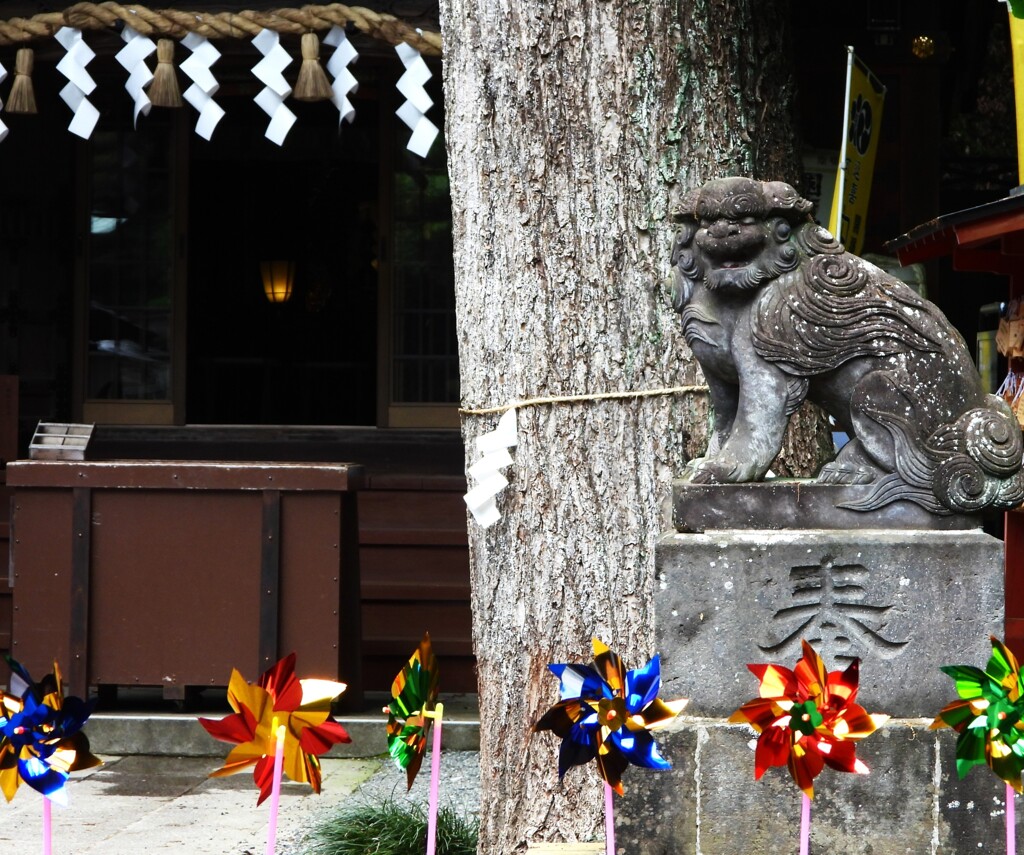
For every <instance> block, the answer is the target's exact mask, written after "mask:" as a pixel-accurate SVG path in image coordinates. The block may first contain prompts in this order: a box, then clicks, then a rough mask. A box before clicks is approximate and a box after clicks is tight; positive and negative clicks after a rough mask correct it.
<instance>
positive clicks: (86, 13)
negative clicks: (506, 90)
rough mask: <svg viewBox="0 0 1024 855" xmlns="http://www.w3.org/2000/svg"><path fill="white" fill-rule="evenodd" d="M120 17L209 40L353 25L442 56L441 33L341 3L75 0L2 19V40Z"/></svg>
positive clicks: (147, 30) (144, 27)
mask: <svg viewBox="0 0 1024 855" xmlns="http://www.w3.org/2000/svg"><path fill="white" fill-rule="evenodd" d="M122 22H123V23H125V24H128V25H130V26H131V27H132V28H133V29H134V30H136V31H137V32H140V33H142V35H144V36H170V37H172V38H176V39H180V38H182V37H183V36H185V35H187V34H188V33H190V32H193V33H197V34H198V35H200V36H205V37H206V38H209V39H229V38H230V39H245V38H252V37H253V36H255V35H256V34H257V33H259V32H260V30H263V29H268V30H274V31H276V32H278V33H294V34H297V35H299V34H302V33H311V32H315V31H317V30H327V29H330V28H331V27H333V26H335V25H338V26H341V27H344V26H345V25H346V24H353V25H354V26H355V28H356V29H357V30H359V31H360V32H362V33H366V35H368V36H372V37H373V38H375V39H378V40H379V41H383V42H387V43H389V44H393V45H396V44H399V43H400V42H406V43H407V44H409V45H411V46H412V47H414V48H416V49H417V50H418V51H419V52H420V53H422V54H424V55H426V56H440V55H441V34H440V33H435V32H429V31H423V32H421V31H419V30H416V29H415V28H413V27H410V26H409V25H408V24H407V23H405V22H404V21H402V20H401V19H399V18H396V17H395V16H394V15H388V14H385V13H383V12H374V11H373V10H372V9H364V8H363V7H361V6H345V5H343V4H341V3H331V4H329V5H327V6H302V7H299V8H297V9H268V10H266V11H262V12H256V11H249V10H247V11H244V12H182V11H178V10H177V9H158V10H153V9H147V8H146V7H145V6H139V5H136V4H132V5H127V6H125V5H122V4H120V3H111V2H106V3H76V4H75V5H74V6H69V7H68V8H67V9H65V10H64V11H63V12H44V13H42V14H39V15H33V16H32V17H31V18H11V19H10V20H7V21H0V45H20V44H25V43H26V42H32V41H36V40H38V39H45V38H49V37H51V36H52V35H53V34H54V33H56V32H57V30H59V29H60V28H61V27H65V26H67V27H76V28H78V29H80V30H104V29H108V28H111V27H115V26H117V25H118V24H119V23H122Z"/></svg>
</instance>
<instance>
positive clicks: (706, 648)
mask: <svg viewBox="0 0 1024 855" xmlns="http://www.w3.org/2000/svg"><path fill="white" fill-rule="evenodd" d="M680 489H683V490H685V489H686V488H685V487H680V486H677V487H676V495H675V497H674V498H675V508H676V526H677V528H684V529H685V528H694V529H697V531H689V532H687V531H678V532H673V533H670V534H667V535H665V536H664V537H663V538H662V539H661V541H660V542H659V544H658V547H657V579H656V583H655V591H654V599H655V622H656V626H655V636H656V642H655V649H656V650H657V651H658V652H659V653H660V654H661V659H662V676H663V690H662V697H664V698H677V697H687V698H690V706H689V708H688V710H687V713H688V716H687V717H684V718H682V719H681V720H680V721H679V722H678V723H677V724H675V725H674V726H673V728H672V729H671V730H669V731H663V732H660V733H659V734H658V741H659V743H660V744H661V745H662V746H663V748H664V750H665V753H666V756H668V758H669V759H670V761H671V762H672V763H673V767H674V768H673V770H672V771H671V772H668V773H664V774H658V773H653V772H641V771H640V770H636V771H632V770H631V771H630V772H629V773H627V775H626V777H625V779H624V784H625V787H626V796H625V798H624V799H622V800H621V803H620V810H619V812H618V814H617V824H618V826H619V831H618V839H619V841H620V846H619V851H620V852H623V853H629V855H668V853H672V855H678V853H700V854H701V855H719V853H721V855H725V853H735V852H745V853H749V855H759V853H774V852H781V851H795V850H796V848H797V836H798V831H799V809H800V791H799V790H798V789H797V788H796V785H795V784H794V783H793V782H792V780H791V779H790V777H789V774H788V771H787V770H786V769H784V768H781V769H770V770H769V771H768V772H767V773H766V775H765V776H764V778H763V779H762V780H761V781H759V782H755V781H754V752H753V746H754V739H755V734H754V731H753V730H752V729H751V728H749V727H746V726H735V725H732V726H730V725H728V724H726V722H725V719H726V718H727V717H728V716H729V715H731V714H732V713H733V712H734V711H735V710H736V709H737V708H738V707H739V706H740V705H741V704H743V703H744V702H745V701H747V700H749V699H750V698H753V697H755V696H756V695H757V690H758V683H757V680H756V678H755V677H754V676H753V675H752V674H751V673H750V672H749V671H748V670H747V668H746V665H747V663H764V662H772V663H777V664H781V665H785V666H787V667H790V668H791V667H793V666H794V665H795V664H796V661H797V659H798V658H799V656H800V640H801V639H806V640H807V641H809V642H811V643H812V644H813V645H814V647H815V648H816V649H817V650H818V651H819V652H820V653H821V654H822V656H823V658H824V659H825V662H826V665H827V666H828V667H829V669H830V670H834V669H837V668H843V667H845V666H846V664H847V663H848V662H850V661H851V660H852V659H853V658H854V657H856V658H859V659H860V661H861V669H860V687H861V688H860V694H859V696H858V701H859V702H860V703H861V704H862V705H863V706H864V707H865V708H866V709H867V710H868V711H869V712H880V713H888V714H889V715H890V716H893V720H892V721H891V722H890V723H889V724H888V725H887V726H886V727H885V728H883V729H882V730H880V731H879V732H878V733H876V734H874V735H872V736H871V737H869V738H868V739H867V740H865V741H864V742H862V743H861V744H860V746H859V747H858V756H860V757H861V758H862V759H864V760H865V762H866V763H867V764H868V766H869V767H870V768H871V774H870V775H868V776H860V775H850V774H842V773H838V772H834V771H832V770H830V769H825V771H824V772H823V773H822V774H821V775H820V776H819V777H818V778H817V780H816V784H815V787H816V791H817V793H816V798H815V801H814V807H813V815H814V819H813V822H812V828H813V836H812V841H813V842H812V851H815V852H818V851H821V852H823V853H825V852H830V853H843V855H853V853H865V855H867V853H872V855H889V853H893V855H895V853H915V855H919V853H941V852H948V853H953V852H967V851H978V849H979V847H981V848H982V849H986V850H987V849H989V848H998V846H997V844H998V842H999V841H1000V840H1002V835H1003V825H1002V818H1001V813H1000V812H1001V811H1002V810H1003V809H1004V805H1003V790H1004V788H1003V785H1002V784H1001V782H999V781H998V780H997V779H996V778H995V777H994V776H993V775H991V773H989V772H987V771H986V770H977V771H975V772H974V773H972V774H971V775H970V776H969V777H968V778H967V779H966V780H965V781H963V782H960V781H958V780H957V778H956V772H955V762H954V747H955V734H953V733H949V732H937V733H931V732H929V731H927V729H926V728H927V725H928V723H929V722H930V721H931V719H932V718H933V717H934V716H935V714H936V713H937V712H938V711H939V710H940V709H941V708H942V707H943V706H944V705H945V704H946V703H948V702H949V701H951V700H953V699H954V698H955V697H956V692H955V687H954V684H953V681H952V680H951V679H950V678H949V677H947V676H946V675H945V674H943V673H942V672H941V671H939V667H940V666H942V665H948V664H960V663H967V664H973V665H979V666H984V664H985V663H986V662H987V660H988V657H989V655H990V653H991V645H990V643H989V641H988V637H989V635H996V636H1000V637H1001V636H1002V627H1003V602H1004V601H1003V548H1002V543H1000V542H999V541H998V540H996V539H995V538H992V537H990V536H988V535H986V534H984V533H983V532H982V531H981V530H980V529H977V528H965V529H960V530H957V529H955V528H954V529H948V528H947V529H944V528H943V526H948V525H950V524H951V523H950V522H949V521H948V520H946V521H940V523H939V525H937V526H935V527H931V528H918V527H906V526H907V525H908V523H912V521H913V520H914V519H915V517H914V516H913V514H910V515H906V516H900V515H896V517H895V518H894V516H893V515H891V514H890V515H889V517H888V518H883V521H881V522H878V523H876V526H877V527H871V526H870V525H869V524H868V520H867V519H866V518H864V519H858V520H857V522H858V526H857V527H850V526H846V525H843V524H842V523H840V524H838V525H837V527H835V528H814V529H795V528H781V527H780V526H781V525H783V524H784V523H785V520H786V516H785V515H781V516H780V514H779V513H778V510H779V509H778V506H775V507H773V508H772V509H771V512H770V513H768V515H767V517H768V520H769V522H768V524H767V526H766V527H765V528H763V529H758V528H756V527H754V526H756V525H757V515H756V513H753V514H752V513H751V507H752V506H751V505H750V502H749V501H748V499H749V497H746V498H745V499H744V500H743V503H742V504H743V509H742V513H736V514H733V515H732V516H730V509H729V507H728V505H729V501H730V500H729V499H728V498H726V499H725V501H724V505H725V507H724V510H723V508H722V507H717V508H716V507H711V508H709V507H708V506H707V501H706V500H707V494H706V493H705V494H704V495H703V497H702V501H699V502H695V503H691V506H692V508H693V509H694V511H693V513H689V514H688V512H686V511H685V506H686V505H687V502H686V501H681V500H680V496H679V491H680ZM702 489H705V488H702ZM719 489H722V488H719ZM741 489H742V488H741ZM775 489H776V491H777V490H778V489H779V488H778V487H776V488H775ZM790 489H792V490H795V495H783V496H782V497H781V498H780V499H779V503H780V504H782V503H785V504H788V506H789V507H791V508H798V507H799V506H800V505H801V503H802V502H804V501H806V500H807V497H806V495H805V496H801V495H800V490H801V488H800V487H799V486H794V487H791V488H790ZM783 492H784V493H785V492H786V490H785V488H783ZM744 495H745V494H744ZM722 496H726V497H727V496H728V491H727V490H724V491H723V493H722V494H721V496H718V497H717V498H718V499H720V498H721V497H722ZM823 496H825V497H827V494H823ZM712 498H713V499H715V500H717V499H716V497H715V496H713V497H712ZM820 499H821V497H819V498H818V499H814V501H819V500H820ZM681 507H682V508H683V513H681V512H680V509H681ZM817 518H818V519H819V520H827V519H828V514H827V513H825V514H824V515H818V517H817ZM694 519H696V520H697V522H698V524H697V525H691V524H690V523H692V522H693V520H694ZM730 519H735V520H736V526H735V527H734V528H731V529H728V528H722V529H719V530H713V529H711V528H709V525H708V524H709V522H710V523H712V524H720V523H721V524H727V523H728V522H729V520H730ZM901 525H902V526H903V527H900V526H901Z"/></svg>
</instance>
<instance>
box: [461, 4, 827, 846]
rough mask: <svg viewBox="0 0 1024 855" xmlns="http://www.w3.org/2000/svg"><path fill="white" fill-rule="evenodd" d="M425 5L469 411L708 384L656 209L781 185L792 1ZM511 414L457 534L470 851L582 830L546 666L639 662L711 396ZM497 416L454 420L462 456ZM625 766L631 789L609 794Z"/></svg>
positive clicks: (812, 436) (588, 782) (591, 828)
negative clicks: (747, 181)
mask: <svg viewBox="0 0 1024 855" xmlns="http://www.w3.org/2000/svg"><path fill="white" fill-rule="evenodd" d="M441 5H442V30H443V35H444V44H445V60H444V84H445V97H446V104H447V129H446V130H447V144H448V151H449V171H450V176H451V186H452V204H453V224H454V239H455V278H456V298H457V310H458V334H459V358H460V363H461V382H462V399H463V406H464V407H465V408H467V409H474V408H484V407H489V406H496V405H501V404H505V403H507V402H511V401H515V400H521V399H525V398H531V397H535V396H561V395H594V394H599V393H603V392H611V391H622V390H631V391H637V390H648V389H658V388H664V387H673V386H681V385H687V384H699V383H701V382H702V380H701V379H700V376H699V370H698V368H697V366H696V363H695V362H694V360H693V357H692V355H691V354H690V352H689V350H688V349H687V347H686V345H685V343H684V342H683V338H682V335H681V330H680V324H679V320H678V316H677V315H676V314H675V313H674V312H673V311H672V309H671V306H670V303H669V299H668V295H667V293H666V291H665V289H664V288H663V287H662V286H661V284H660V283H661V281H662V280H663V278H664V277H665V276H666V274H667V273H668V270H669V261H668V251H669V246H670V240H671V232H672V229H671V224H670V223H668V222H667V220H666V214H667V211H668V209H669V193H670V191H671V189H672V187H673V185H675V184H676V183H678V184H679V185H681V186H682V187H684V188H686V187H692V186H696V185H697V184H700V183H702V182H703V181H704V180H707V179H709V178H712V177H718V176H724V175H732V174H742V175H751V176H753V177H755V178H782V179H785V180H789V181H794V179H795V178H797V177H798V174H799V173H798V161H797V159H796V157H795V153H794V145H793V138H792V130H791V126H790V107H791V101H792V88H791V75H790V73H789V68H788V66H787V65H786V62H787V60H786V57H788V55H789V54H788V52H786V51H785V41H784V39H785V30H786V23H787V18H788V4H786V3H785V2H778V0H769V2H760V3H755V2H753V0H731V2H730V0H702V2H682V0H680V2H669V0H642V2H638V0H633V2H621V3H616V2H608V0H514V2H513V0H442V4H441ZM780 46H781V49H780ZM780 58H781V59H780ZM518 418H519V431H518V437H519V445H518V447H517V448H516V449H515V451H514V457H515V463H514V466H512V467H510V469H509V470H508V471H507V472H506V474H507V475H508V477H509V479H510V481H511V484H510V486H509V487H508V488H506V490H505V491H504V493H503V494H502V495H501V496H499V498H498V507H499V509H500V511H501V520H500V521H499V522H498V523H497V524H495V525H494V526H493V527H491V528H489V529H482V528H480V527H479V526H478V525H477V524H476V523H475V522H474V521H473V520H472V519H470V522H469V531H470V558H471V568H472V569H471V573H472V584H473V614H474V639H475V647H476V656H477V661H478V667H479V684H480V712H481V728H482V730H481V754H480V759H481V767H482V776H483V782H482V784H483V800H482V804H483V807H482V818H481V842H480V852H481V853H486V855H501V853H508V852H522V851H524V850H525V848H526V844H527V843H529V842H530V841H533V840H538V841H539V840H565V841H576V840H591V839H600V837H601V831H600V823H601V816H602V812H601V810H602V809H601V803H602V788H601V786H600V785H599V784H600V781H599V778H598V777H597V774H596V771H595V770H593V769H590V768H587V769H579V768H577V769H573V770H571V771H570V772H569V773H568V774H567V775H566V778H565V782H564V784H562V785H560V784H559V781H558V775H557V768H558V764H557V748H558V746H557V739H555V738H554V737H553V736H552V735H551V734H547V733H545V734H537V735H533V734H531V732H530V727H531V725H532V723H533V722H534V721H536V719H537V718H538V717H539V716H540V714H541V713H543V712H544V711H545V710H546V709H547V708H548V707H550V706H551V704H553V703H554V702H555V701H556V700H557V699H558V684H557V681H556V680H555V678H554V677H553V676H552V675H551V674H550V673H549V672H548V671H547V668H546V666H547V664H548V663H549V662H566V661H577V662H579V661H584V660H586V659H587V658H589V651H590V639H591V637H592V636H594V635H596V636H598V637H600V638H602V639H603V640H604V641H605V642H607V643H608V644H609V645H611V647H612V648H613V649H614V650H616V651H618V652H619V653H620V654H621V655H622V656H623V657H624V659H625V661H626V663H627V665H628V666H629V667H636V666H637V665H639V664H642V663H643V662H645V661H646V659H647V658H648V657H649V656H650V655H651V654H652V653H653V652H654V651H653V650H652V639H653V630H652V614H651V611H652V609H651V600H652V593H653V586H654V545H655V541H656V539H657V537H658V535H659V534H660V533H661V532H662V531H664V530H665V529H666V528H667V527H668V525H669V523H670V517H669V504H670V498H671V479H672V478H673V477H674V476H675V475H677V474H678V473H679V472H680V470H681V467H682V464H683V463H684V462H685V460H686V459H688V458H689V457H690V456H694V455H696V454H699V453H700V452H701V451H702V450H703V446H704V444H705V443H706V437H707V428H708V419H709V404H708V400H707V396H706V395H705V394H700V393H692V394H675V395H659V396H652V397H644V398H636V399H625V400H605V401H588V402H583V403H553V404H547V405H541V406H534V407H528V408H523V409H521V410H520V411H519V414H518ZM496 420H497V417H496V416H480V415H467V416H465V417H464V419H463V435H464V439H465V442H466V449H467V464H469V463H472V462H474V461H475V460H476V459H477V458H478V457H479V455H478V454H477V453H476V450H475V449H476V447H475V439H476V437H478V436H479V435H480V434H481V433H484V432H486V431H488V430H491V429H492V428H493V427H494V424H495V422H496ZM802 424H803V428H802V430H801V433H800V435H799V436H797V437H795V438H794V437H793V436H791V437H790V438H789V441H788V442H787V448H788V449H789V450H790V457H791V458H794V459H797V460H801V459H802V458H806V459H805V460H804V463H805V465H811V463H810V462H809V461H810V460H812V459H813V458H815V457H816V455H815V453H814V449H815V448H816V447H817V438H816V436H817V433H816V432H818V433H820V431H819V428H820V421H819V420H817V419H815V418H814V417H805V418H804V419H802ZM787 471H788V470H787ZM631 774H644V773H643V772H641V771H640V770H632V771H631V772H628V773H627V776H626V779H625V785H626V786H627V787H628V786H629V776H630V775H631Z"/></svg>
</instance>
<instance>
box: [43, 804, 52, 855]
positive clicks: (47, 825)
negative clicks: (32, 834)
mask: <svg viewBox="0 0 1024 855" xmlns="http://www.w3.org/2000/svg"><path fill="white" fill-rule="evenodd" d="M50 808H51V802H50V800H49V799H48V798H47V797H46V796H43V855H50V853H52V852H53V824H52V817H51V815H50Z"/></svg>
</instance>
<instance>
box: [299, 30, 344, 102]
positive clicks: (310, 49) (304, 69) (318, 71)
mask: <svg viewBox="0 0 1024 855" xmlns="http://www.w3.org/2000/svg"><path fill="white" fill-rule="evenodd" d="M292 97H294V98H297V99H298V100H299V101H330V100H331V98H333V97H334V91H333V90H332V89H331V83H330V81H329V80H328V79H327V73H326V72H325V71H324V69H323V67H322V66H321V65H320V40H319V39H318V38H317V37H316V33H303V34H302V65H301V66H300V68H299V79H298V80H297V81H295V91H294V92H293V93H292Z"/></svg>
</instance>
